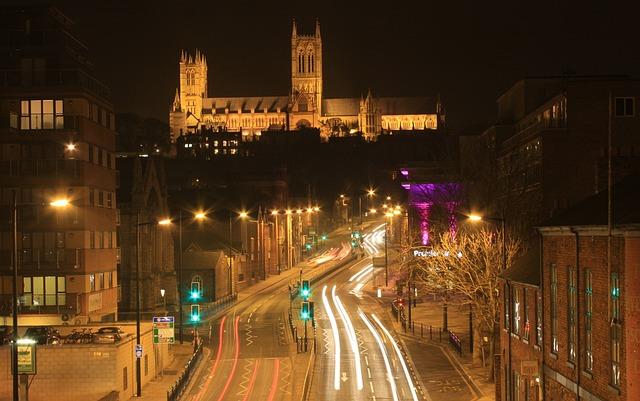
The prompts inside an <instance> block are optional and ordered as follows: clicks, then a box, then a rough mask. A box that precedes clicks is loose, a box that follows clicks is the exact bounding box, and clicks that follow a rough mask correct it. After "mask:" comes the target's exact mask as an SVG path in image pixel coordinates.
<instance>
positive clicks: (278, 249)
mask: <svg viewBox="0 0 640 401" xmlns="http://www.w3.org/2000/svg"><path fill="white" fill-rule="evenodd" d="M271 215H272V216H273V220H274V231H275V237H276V263H277V265H278V275H279V274H280V273H281V271H282V270H281V267H280V240H279V238H278V234H279V231H278V230H279V227H278V215H279V213H278V210H276V209H274V210H272V211H271Z"/></svg>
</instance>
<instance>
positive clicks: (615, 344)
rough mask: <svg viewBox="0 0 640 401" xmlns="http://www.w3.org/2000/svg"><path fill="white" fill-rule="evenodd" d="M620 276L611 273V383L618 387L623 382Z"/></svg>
mask: <svg viewBox="0 0 640 401" xmlns="http://www.w3.org/2000/svg"><path fill="white" fill-rule="evenodd" d="M620 295H621V291H620V276H618V273H611V288H610V297H611V302H610V303H611V329H610V330H611V334H610V339H611V384H613V385H614V386H616V387H618V386H620V383H621V378H620V375H621V369H622V366H621V364H620V357H621V345H622V314H621V309H620Z"/></svg>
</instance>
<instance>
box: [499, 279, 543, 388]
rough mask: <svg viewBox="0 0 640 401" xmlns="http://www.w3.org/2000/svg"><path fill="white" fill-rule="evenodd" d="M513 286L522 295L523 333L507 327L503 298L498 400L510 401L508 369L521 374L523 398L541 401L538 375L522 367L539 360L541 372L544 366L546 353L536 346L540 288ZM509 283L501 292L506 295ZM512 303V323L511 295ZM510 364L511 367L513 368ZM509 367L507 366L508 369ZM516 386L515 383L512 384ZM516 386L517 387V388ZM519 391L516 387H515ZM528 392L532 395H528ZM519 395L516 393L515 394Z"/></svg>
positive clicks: (510, 313) (502, 284)
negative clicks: (539, 398)
mask: <svg viewBox="0 0 640 401" xmlns="http://www.w3.org/2000/svg"><path fill="white" fill-rule="evenodd" d="M509 286H510V288H511V293H513V291H514V290H516V289H517V290H518V291H519V294H520V304H519V312H520V334H515V333H511V332H510V331H507V330H506V321H505V314H504V304H503V301H504V297H502V296H501V297H500V314H501V317H500V356H501V366H499V371H500V381H499V384H497V386H496V392H497V393H496V400H498V401H499V400H508V399H509V395H510V393H511V392H510V391H509V389H508V388H507V385H508V384H507V383H509V381H508V379H507V377H506V376H505V375H506V374H507V372H508V371H511V372H518V374H519V375H520V383H519V388H520V391H519V398H517V399H520V400H526V399H528V400H537V399H538V392H539V391H540V390H539V388H538V382H537V381H536V378H537V377H539V375H540V373H539V374H538V376H525V375H523V372H522V369H521V366H522V362H523V361H537V364H538V368H539V371H540V370H541V369H542V354H541V351H540V347H538V346H537V345H536V299H537V294H538V291H539V289H538V288H537V287H533V286H529V285H523V284H520V283H516V282H512V281H510V282H509ZM507 288H508V287H507V282H506V281H502V282H501V289H500V290H501V294H504V292H505V291H508V290H507ZM525 290H526V297H524V295H523V294H524V293H525ZM509 303H510V304H511V308H510V309H509V317H510V319H511V322H512V323H513V298H512V297H510V298H509ZM525 311H526V312H527V316H528V321H529V324H528V325H527V324H526V321H525ZM527 330H528V334H529V337H528V339H526V336H525V331H527ZM509 340H511V344H509ZM509 352H511V359H510V358H509ZM509 365H510V368H509ZM505 368H506V369H505ZM511 385H512V386H515V382H513V383H512V384H511ZM514 389H515V387H514ZM514 392H515V390H514ZM525 393H528V397H529V398H525V397H526V395H527V394H525ZM514 395H515V394H514Z"/></svg>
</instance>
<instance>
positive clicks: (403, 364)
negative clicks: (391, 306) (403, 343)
mask: <svg viewBox="0 0 640 401" xmlns="http://www.w3.org/2000/svg"><path fill="white" fill-rule="evenodd" d="M371 316H372V317H373V320H375V321H376V323H378V326H380V328H381V329H382V331H384V334H386V335H387V338H388V339H389V341H390V342H391V344H392V345H393V348H394V349H395V351H396V355H398V359H399V360H400V363H401V364H402V370H403V371H404V376H405V377H406V378H407V383H408V384H409V388H410V389H411V396H412V397H413V401H418V394H416V388H415V386H414V385H413V380H411V375H410V374H409V369H407V364H406V363H405V361H404V358H403V357H402V353H401V352H400V347H398V344H397V343H396V341H395V340H394V339H393V337H391V333H389V330H387V328H386V327H384V325H383V324H382V322H381V321H380V319H378V317H377V316H376V315H375V314H371Z"/></svg>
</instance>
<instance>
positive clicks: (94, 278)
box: [89, 271, 115, 291]
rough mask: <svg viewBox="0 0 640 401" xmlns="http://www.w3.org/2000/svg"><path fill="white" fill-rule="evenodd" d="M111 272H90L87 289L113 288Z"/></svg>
mask: <svg viewBox="0 0 640 401" xmlns="http://www.w3.org/2000/svg"><path fill="white" fill-rule="evenodd" d="M114 287H115V283H114V282H113V272H112V271H108V272H106V273H91V274H89V291H100V290H104V289H107V288H114Z"/></svg>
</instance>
